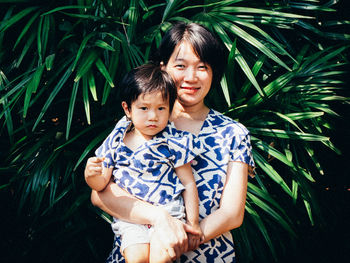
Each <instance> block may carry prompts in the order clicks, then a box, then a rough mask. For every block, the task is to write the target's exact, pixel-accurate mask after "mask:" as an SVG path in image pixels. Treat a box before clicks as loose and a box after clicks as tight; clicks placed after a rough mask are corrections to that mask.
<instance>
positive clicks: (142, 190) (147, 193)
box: [95, 118, 202, 205]
mask: <svg viewBox="0 0 350 263" xmlns="http://www.w3.org/2000/svg"><path fill="white" fill-rule="evenodd" d="M130 125H131V122H130V121H126V119H125V118H124V119H122V122H120V123H118V124H117V125H116V127H115V128H114V130H113V131H112V133H111V134H110V135H109V136H108V137H107V138H106V140H105V141H104V142H103V144H102V145H101V146H100V147H99V148H98V149H97V150H96V152H95V154H96V156H98V157H103V156H104V157H105V161H104V165H105V166H106V167H114V169H113V176H114V181H115V182H116V183H117V184H118V185H119V186H120V187H121V188H123V189H125V190H127V191H128V192H129V193H130V194H132V195H133V196H136V197H137V198H139V199H141V200H144V201H146V202H149V203H151V204H156V205H165V204H168V203H169V202H171V201H173V200H177V199H179V198H181V192H182V191H183V190H184V186H183V185H182V184H181V182H180V180H179V177H177V176H176V174H175V169H174V168H176V167H179V166H182V165H184V164H186V163H189V162H190V161H191V160H193V159H194V157H195V156H197V155H198V154H199V153H200V151H201V150H202V148H201V144H200V142H199V141H198V139H196V138H195V136H194V135H192V134H190V133H186V134H183V133H182V132H181V135H179V134H178V133H179V131H177V130H176V129H175V128H174V127H171V126H170V124H169V125H168V126H167V127H166V128H165V129H164V130H163V131H162V132H160V133H159V134H157V135H156V136H154V137H153V138H152V139H151V140H149V141H146V142H145V143H144V144H142V145H140V146H139V147H138V148H137V149H136V150H135V151H132V150H131V149H129V148H128V147H127V146H126V145H125V144H124V142H123V138H124V135H125V133H126V131H127V130H128V128H129V126H130Z"/></svg>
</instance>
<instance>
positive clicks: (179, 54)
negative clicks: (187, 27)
mask: <svg viewBox="0 0 350 263" xmlns="http://www.w3.org/2000/svg"><path fill="white" fill-rule="evenodd" d="M171 57H172V58H173V60H176V61H181V60H183V61H187V60H191V61H193V62H200V61H201V59H200V57H199V56H198V54H197V53H196V52H195V50H194V48H193V46H192V45H191V44H190V43H189V42H187V41H182V42H180V43H179V44H177V45H176V47H175V49H174V52H173V54H172V55H171Z"/></svg>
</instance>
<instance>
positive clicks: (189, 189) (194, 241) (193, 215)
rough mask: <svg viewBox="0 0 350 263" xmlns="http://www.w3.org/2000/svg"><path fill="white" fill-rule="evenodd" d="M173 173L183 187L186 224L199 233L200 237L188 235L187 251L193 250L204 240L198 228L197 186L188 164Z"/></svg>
mask: <svg viewBox="0 0 350 263" xmlns="http://www.w3.org/2000/svg"><path fill="white" fill-rule="evenodd" d="M175 172H176V175H177V176H178V177H179V179H180V181H181V183H182V184H183V185H184V187H185V190H184V191H183V194H182V195H183V198H184V203H185V208H186V219H187V223H188V224H189V225H191V226H193V227H194V228H195V229H196V230H198V231H199V232H200V233H201V234H200V235H189V250H193V249H196V248H197V247H198V246H199V244H200V241H201V240H204V237H203V235H202V232H201V229H200V227H199V205H198V202H199V201H198V191H197V185H196V181H195V180H194V177H193V173H192V168H191V164H190V163H187V164H184V165H182V166H180V167H177V168H175Z"/></svg>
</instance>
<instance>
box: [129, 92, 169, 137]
mask: <svg viewBox="0 0 350 263" xmlns="http://www.w3.org/2000/svg"><path fill="white" fill-rule="evenodd" d="M122 106H123V109H124V111H125V114H126V116H128V117H129V118H130V119H131V121H132V123H133V124H134V127H135V131H136V132H138V133H139V134H140V135H141V136H143V137H144V138H145V139H147V140H149V139H152V137H153V136H154V135H156V134H157V133H159V132H160V131H162V130H163V129H164V128H165V127H166V125H167V124H168V120H169V117H170V109H169V99H167V100H164V99H163V96H162V93H161V92H160V91H156V92H152V93H146V94H141V95H140V96H139V97H138V98H137V100H135V101H134V102H132V104H131V109H130V110H129V109H128V105H127V104H126V102H124V101H123V102H122Z"/></svg>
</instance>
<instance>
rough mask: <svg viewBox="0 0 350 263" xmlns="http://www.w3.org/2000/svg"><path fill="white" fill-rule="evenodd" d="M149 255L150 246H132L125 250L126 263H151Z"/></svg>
mask: <svg viewBox="0 0 350 263" xmlns="http://www.w3.org/2000/svg"><path fill="white" fill-rule="evenodd" d="M149 254H150V245H149V244H135V245H130V246H128V247H126V248H125V249H124V250H123V255H124V258H125V262H126V263H149Z"/></svg>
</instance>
